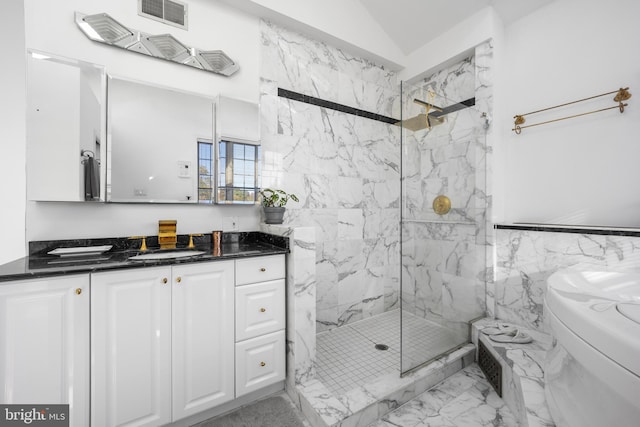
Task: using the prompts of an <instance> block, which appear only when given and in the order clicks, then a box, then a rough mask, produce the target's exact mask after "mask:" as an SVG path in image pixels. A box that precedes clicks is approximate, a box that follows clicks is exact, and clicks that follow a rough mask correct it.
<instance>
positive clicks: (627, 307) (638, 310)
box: [616, 302, 640, 324]
mask: <svg viewBox="0 0 640 427" xmlns="http://www.w3.org/2000/svg"><path fill="white" fill-rule="evenodd" d="M616 308H617V309H618V311H619V312H620V314H622V315H623V316H624V317H626V318H627V319H629V320H633V321H634V322H636V323H638V324H640V304H632V303H626V302H619V303H618V304H617V305H616Z"/></svg>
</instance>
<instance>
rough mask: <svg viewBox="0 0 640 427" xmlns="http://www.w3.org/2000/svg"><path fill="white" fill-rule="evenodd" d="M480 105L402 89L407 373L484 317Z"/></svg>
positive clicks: (458, 341)
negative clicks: (477, 106) (479, 318)
mask: <svg viewBox="0 0 640 427" xmlns="http://www.w3.org/2000/svg"><path fill="white" fill-rule="evenodd" d="M472 96H473V92H472ZM474 102H475V98H467V99H458V100H455V101H454V100H451V99H447V98H445V97H443V96H441V95H438V94H436V93H434V91H433V90H432V88H431V86H428V85H426V84H425V85H422V86H419V85H417V86H414V85H409V84H405V83H403V84H402V111H401V113H402V127H401V135H402V136H401V150H402V161H401V165H402V166H401V180H402V201H401V257H402V275H401V287H400V293H401V310H400V312H401V372H402V373H406V372H408V371H411V370H413V369H414V368H416V367H419V366H421V365H423V364H425V363H427V362H429V361H431V360H433V359H435V358H437V357H439V356H441V355H443V354H445V353H447V352H450V351H452V350H454V349H456V348H458V347H460V346H462V345H464V344H466V343H468V342H469V341H470V336H469V321H471V320H473V319H475V318H477V317H480V316H482V315H484V313H485V271H486V268H485V264H486V245H485V243H486V238H485V237H486V236H485V235H486V223H485V221H486V212H487V209H486V205H487V204H486V198H485V194H486V164H485V158H486V157H485V153H486V138H485V133H486V130H485V123H486V120H485V119H484V117H483V115H482V114H481V113H480V112H479V111H477V110H476V109H475V107H474V106H473V104H474Z"/></svg>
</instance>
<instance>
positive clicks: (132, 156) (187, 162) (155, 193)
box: [106, 76, 214, 203]
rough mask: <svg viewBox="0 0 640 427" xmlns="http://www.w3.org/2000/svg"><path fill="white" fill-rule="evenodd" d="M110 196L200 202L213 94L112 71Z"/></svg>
mask: <svg viewBox="0 0 640 427" xmlns="http://www.w3.org/2000/svg"><path fill="white" fill-rule="evenodd" d="M108 100H109V103H108V104H109V108H108V116H107V117H108V120H107V123H108V127H107V147H108V150H107V186H106V189H107V201H109V202H136V203H198V188H199V182H198V177H199V173H198V167H197V162H198V154H199V153H198V151H199V145H201V144H211V143H212V141H213V135H214V132H213V109H214V99H212V98H209V97H205V96H200V95H197V94H193V93H187V92H182V91H178V90H173V89H169V88H165V87H159V86H152V85H148V84H145V83H141V82H136V81H132V80H126V79H122V78H117V77H113V76H109V79H108Z"/></svg>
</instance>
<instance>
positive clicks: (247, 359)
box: [236, 331, 285, 397]
mask: <svg viewBox="0 0 640 427" xmlns="http://www.w3.org/2000/svg"><path fill="white" fill-rule="evenodd" d="M284 370H285V343H284V331H278V332H274V333H272V334H268V335H264V336H261V337H258V338H253V339H250V340H246V341H242V342H239V343H237V344H236V397H240V396H243V395H245V394H247V393H251V392H252V391H255V390H258V389H261V388H262V387H266V386H268V385H271V384H275V383H277V382H278V381H282V380H284V377H285V371H284Z"/></svg>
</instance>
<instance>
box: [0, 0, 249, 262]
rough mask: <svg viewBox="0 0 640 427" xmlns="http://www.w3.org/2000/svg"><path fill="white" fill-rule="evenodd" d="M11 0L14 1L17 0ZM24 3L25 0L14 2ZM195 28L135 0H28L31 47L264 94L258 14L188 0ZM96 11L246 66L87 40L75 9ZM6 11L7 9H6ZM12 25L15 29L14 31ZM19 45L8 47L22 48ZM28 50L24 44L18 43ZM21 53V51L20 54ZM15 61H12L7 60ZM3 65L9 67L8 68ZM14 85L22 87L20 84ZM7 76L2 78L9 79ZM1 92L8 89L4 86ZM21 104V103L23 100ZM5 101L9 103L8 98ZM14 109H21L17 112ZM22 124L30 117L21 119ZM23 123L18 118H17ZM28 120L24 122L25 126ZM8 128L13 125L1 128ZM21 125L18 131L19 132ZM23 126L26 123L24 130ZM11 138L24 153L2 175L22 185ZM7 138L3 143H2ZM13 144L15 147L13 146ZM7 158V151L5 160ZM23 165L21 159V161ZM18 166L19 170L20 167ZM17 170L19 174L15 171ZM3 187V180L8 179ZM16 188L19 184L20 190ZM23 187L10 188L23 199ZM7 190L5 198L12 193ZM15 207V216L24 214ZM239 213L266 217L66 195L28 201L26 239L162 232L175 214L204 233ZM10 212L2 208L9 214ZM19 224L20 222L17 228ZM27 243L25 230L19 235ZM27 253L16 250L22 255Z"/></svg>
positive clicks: (243, 220) (206, 90) (209, 88)
mask: <svg viewBox="0 0 640 427" xmlns="http://www.w3.org/2000/svg"><path fill="white" fill-rule="evenodd" d="M12 1H13V0H12ZM14 2H15V3H16V4H17V5H18V6H21V5H22V2H20V1H14ZM188 3H189V30H188V31H185V30H182V29H178V28H175V27H171V26H167V25H164V24H161V23H158V22H155V21H152V20H149V19H146V18H142V17H139V16H138V15H137V2H136V1H132V0H111V1H108V2H107V1H105V0H59V1H55V2H52V1H49V0H24V7H25V27H26V30H25V31H26V47H27V48H32V49H37V50H40V51H45V52H51V53H55V54H57V55H60V56H65V57H70V58H77V59H81V60H84V61H88V62H93V63H97V64H101V65H105V66H106V68H107V72H109V73H112V74H116V75H118V76H122V77H127V78H131V79H135V80H143V81H148V82H150V83H154V84H158V85H163V86H170V87H175V88H177V89H181V90H186V91H190V92H198V93H202V94H203V95H207V96H212V97H213V96H216V95H218V94H222V95H225V96H229V97H235V98H240V99H245V100H249V101H253V102H257V101H258V96H259V92H258V83H259V78H258V63H259V45H260V37H259V21H258V19H257V18H256V17H253V16H249V15H247V14H245V13H243V12H240V11H238V10H237V9H234V8H232V7H230V6H228V5H226V4H224V3H221V2H214V1H209V0H190V1H189V2H188ZM75 11H78V12H82V13H87V14H94V13H100V12H106V13H109V14H110V15H111V16H113V17H114V18H115V19H117V20H118V21H119V22H121V23H122V24H124V25H127V26H130V27H132V28H135V29H137V30H140V31H145V32H148V33H152V34H162V33H171V34H173V35H174V36H175V37H176V38H177V39H179V40H180V41H182V42H184V43H185V44H187V45H191V46H194V47H197V48H199V49H204V50H213V49H222V50H224V51H225V52H226V53H227V54H228V55H229V56H230V57H231V58H233V59H234V60H235V61H237V62H238V63H239V65H240V71H238V72H237V73H236V74H234V75H233V76H232V77H224V76H220V75H216V74H213V73H207V72H204V71H200V70H196V69H193V68H190V67H187V66H182V65H178V64H172V63H170V62H167V61H162V60H159V59H155V58H151V57H147V56H144V55H139V54H136V53H132V52H127V51H124V50H122V49H117V48H113V47H110V46H106V45H102V44H100V43H96V42H93V41H91V40H89V39H88V38H87V37H86V36H85V35H84V34H83V33H82V32H81V31H80V30H79V29H78V28H77V26H76V24H75V22H74V12H75ZM4 16H7V15H6V14H4V15H3V17H4ZM9 20H10V21H11V22H9V24H11V25H9V27H7V26H3V31H7V34H6V35H5V39H9V40H15V39H16V34H18V35H21V34H23V33H25V31H22V29H17V28H15V27H16V26H17V25H18V24H19V23H20V22H21V17H20V16H18V15H17V14H13V15H12V16H11V17H10V18H9ZM12 26H13V30H11V28H12ZM16 46H17V44H15V45H14V44H12V45H11V46H10V47H11V49H13V50H16V49H17V48H16ZM18 50H19V51H20V55H19V56H20V58H21V59H22V60H23V57H24V54H23V52H24V46H22V47H21V48H20V49H18ZM16 55H17V54H16ZM9 62H10V61H7V63H9ZM3 71H4V70H3ZM11 72H12V73H13V74H15V75H16V77H15V78H16V79H18V78H22V79H24V69H17V68H16V67H12V68H11ZM15 82H16V80H14V82H13V83H14V85H13V87H11V90H12V91H16V90H17V89H21V88H22V86H24V85H20V84H15ZM4 83H5V82H4V81H3V84H4ZM3 93H6V92H4V91H3ZM16 97H17V98H19V99H18V101H19V102H17V103H16V104H12V105H10V107H11V108H15V107H16V105H18V108H16V110H17V111H20V112H22V111H24V107H20V105H24V100H23V98H24V94H22V97H20V96H18V95H16ZM21 103H22V104H21ZM3 107H4V104H3ZM11 114H14V115H15V113H11ZM23 123H24V122H23ZM16 126H18V125H16ZM23 126H24V125H23ZM0 132H3V133H6V132H7V129H3V130H2V131H0ZM16 132H17V131H14V133H16ZM22 132H23V133H24V130H22ZM7 140H13V141H16V147H17V148H15V150H21V151H20V156H18V155H15V156H13V157H12V164H11V167H10V168H3V169H1V170H0V174H1V175H0V177H2V178H3V179H4V180H8V182H12V183H14V182H17V183H18V186H22V187H24V161H23V160H21V159H23V158H24V146H25V145H24V135H17V134H16V135H13V136H12V137H11V138H7ZM4 149H5V148H4V144H3V150H4ZM12 149H13V148H12ZM5 158H6V157H5V156H4V155H3V156H2V159H3V161H4V159H5ZM16 165H17V166H16ZM15 168H18V169H20V170H19V173H17V172H16V171H15V170H14V169H15ZM16 177H17V178H16ZM3 189H4V186H3ZM15 191H17V190H15ZM23 193H24V189H23V188H22V192H21V193H20V194H12V195H11V199H13V200H18V201H19V203H21V204H22V206H24V199H25V197H24V194H23ZM11 199H9V198H8V197H3V198H2V200H3V203H4V200H11ZM22 211H23V213H22V214H20V213H19V212H16V213H14V214H12V215H13V216H15V217H18V216H20V215H22V216H24V208H23V209H22ZM227 216H237V217H239V218H238V223H239V226H240V229H241V230H257V229H258V223H259V220H260V216H259V210H258V208H257V207H255V206H249V207H246V206H242V207H229V206H215V207H211V206H186V205H185V206H180V205H173V206H167V205H151V206H148V205H139V204H130V205H125V204H107V205H104V204H98V205H95V204H91V203H63V202H28V203H27V207H26V229H27V230H26V240H27V241H29V240H45V239H63V238H82V237H106V236H126V235H133V234H157V221H158V220H159V219H177V220H178V233H189V232H205V231H208V230H213V229H221V228H223V217H227ZM3 218H4V215H3ZM22 224H24V220H22V222H20V221H19V220H18V218H11V225H10V226H9V227H8V228H10V229H12V230H19V229H24V226H23V225H22ZM16 225H17V227H16ZM19 240H20V244H19V245H18V246H20V247H22V246H23V243H22V242H23V240H24V236H23V235H22V234H21V235H20V239H19ZM21 255H22V254H19V255H17V256H16V257H18V256H21Z"/></svg>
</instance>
